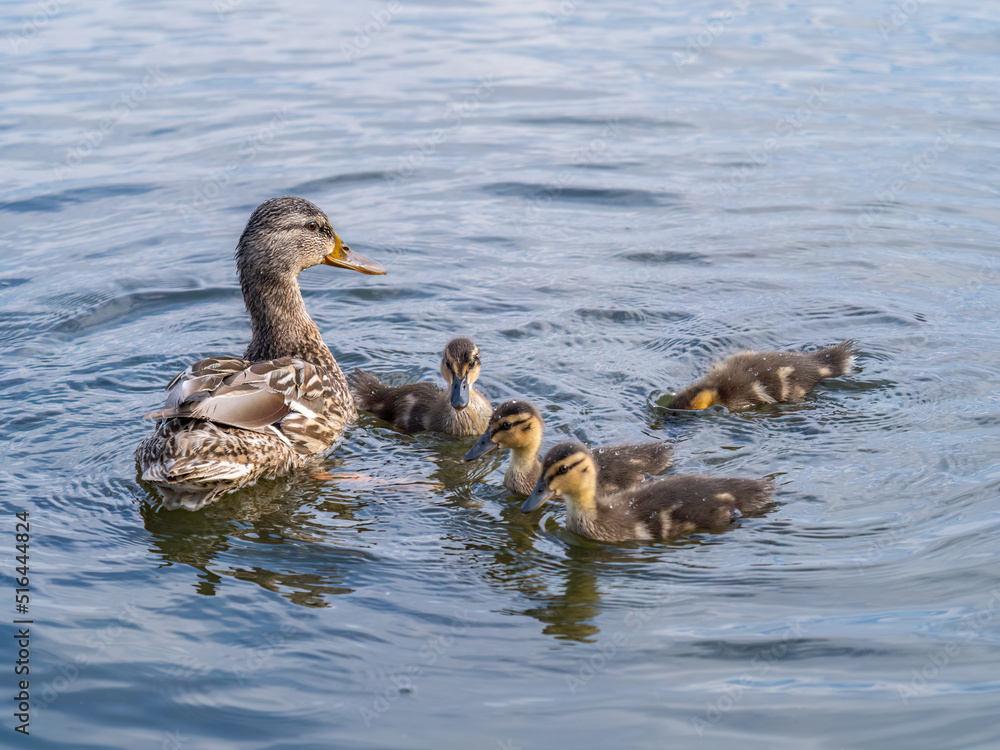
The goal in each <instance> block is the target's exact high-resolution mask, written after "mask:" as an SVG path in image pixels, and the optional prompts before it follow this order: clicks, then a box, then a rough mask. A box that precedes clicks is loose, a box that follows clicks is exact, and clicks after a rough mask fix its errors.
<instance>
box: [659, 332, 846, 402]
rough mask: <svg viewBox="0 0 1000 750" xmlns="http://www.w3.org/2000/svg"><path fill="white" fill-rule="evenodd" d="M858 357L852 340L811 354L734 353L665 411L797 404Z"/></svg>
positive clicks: (675, 399)
mask: <svg viewBox="0 0 1000 750" xmlns="http://www.w3.org/2000/svg"><path fill="white" fill-rule="evenodd" d="M857 353H858V350H857V347H856V346H855V343H854V342H853V341H841V342H840V343H839V344H837V345H836V346H830V347H827V348H826V349H820V350H819V351H816V352H756V351H744V352H738V353H737V354H734V355H733V356H731V357H729V358H728V359H725V360H723V361H721V362H718V363H716V364H715V365H713V366H712V369H710V370H709V371H708V374H707V375H706V376H705V377H704V378H703V379H701V380H699V381H698V382H697V383H695V384H694V385H692V386H689V387H688V388H685V389H684V390H683V391H681V392H680V393H678V394H677V395H676V396H674V398H673V400H672V401H671V402H670V403H669V404H668V407H669V408H670V409H707V408H708V407H710V406H715V405H716V404H721V405H722V406H725V407H726V408H727V409H730V410H733V409H745V408H747V407H750V406H755V405H757V404H774V403H778V402H786V401H798V400H799V399H800V398H802V397H803V396H805V395H806V394H807V393H809V392H810V391H811V390H812V389H813V388H815V387H816V384H817V383H818V382H819V381H820V380H823V379H824V378H835V377H839V376H841V375H846V374H847V373H849V372H850V371H851V370H852V369H853V368H854V356H855V355H856V354H857Z"/></svg>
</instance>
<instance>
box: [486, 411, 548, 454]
mask: <svg viewBox="0 0 1000 750" xmlns="http://www.w3.org/2000/svg"><path fill="white" fill-rule="evenodd" d="M487 429H488V430H489V432H490V440H492V441H493V442H494V443H496V444H497V445H499V446H500V447H501V448H510V449H513V450H518V449H523V448H531V447H532V446H535V445H538V443H539V442H540V441H541V439H542V421H541V420H540V419H539V418H538V417H537V415H535V414H533V413H532V412H529V411H522V412H516V413H514V414H504V415H501V416H499V417H498V416H496V415H494V416H493V417H492V418H491V419H490V426H489V427H488V428H487Z"/></svg>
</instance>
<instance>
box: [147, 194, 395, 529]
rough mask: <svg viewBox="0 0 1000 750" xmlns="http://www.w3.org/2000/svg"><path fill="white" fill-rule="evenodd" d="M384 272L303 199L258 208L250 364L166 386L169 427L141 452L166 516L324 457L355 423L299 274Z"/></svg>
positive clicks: (198, 368) (196, 370) (231, 360)
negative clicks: (331, 269)
mask: <svg viewBox="0 0 1000 750" xmlns="http://www.w3.org/2000/svg"><path fill="white" fill-rule="evenodd" d="M321 263H323V264H326V265H331V266H338V267H340V268H350V269H353V270H355V271H360V272H361V273H368V274H383V273H385V269H384V268H383V267H382V266H380V265H379V264H378V263H376V262H374V261H372V260H369V259H368V258H366V257H364V256H363V255H360V254H359V253H355V252H353V251H352V250H351V249H350V248H349V247H347V245H345V244H344V243H343V242H341V240H340V237H338V236H337V234H336V233H335V232H334V231H333V227H332V226H331V225H330V220H329V219H328V218H327V217H326V214H324V213H323V212H322V211H321V210H320V209H319V208H317V207H316V206H314V205H313V204H312V203H310V202H309V201H307V200H305V199H303V198H296V197H292V196H285V197H283V198H272V199H271V200H269V201H265V202H264V203H262V204H261V205H259V206H258V207H257V209H256V210H255V211H254V212H253V214H252V215H251V216H250V220H249V221H248V222H247V226H246V229H244V230H243V234H242V236H241V237H240V240H239V243H238V244H237V246H236V268H237V271H238V272H239V277H240V287H241V288H242V290H243V299H244V301H245V302H246V307H247V312H248V313H249V314H250V326H251V330H252V336H251V339H250V344H249V346H247V349H246V351H245V352H244V353H243V357H242V358H241V359H238V358H235V357H210V358H208V359H203V360H200V361H198V362H195V363H194V364H193V365H191V366H190V367H188V368H187V369H186V370H184V372H182V373H180V374H179V375H178V376H177V377H175V378H174V379H173V380H171V381H170V383H169V385H167V390H168V391H169V393H168V394H167V403H166V406H165V407H164V408H163V409H159V410H157V411H154V412H152V413H150V414H147V415H146V417H147V418H149V419H157V420H159V423H158V424H157V425H156V429H155V430H154V431H153V434H152V435H150V436H149V437H148V438H146V439H145V440H144V441H142V443H140V445H139V447H138V448H137V449H136V452H135V457H136V460H137V461H138V464H139V468H140V470H141V472H142V479H143V480H145V481H146V482H149V483H150V484H153V485H154V486H156V487H157V488H158V489H159V491H160V494H161V495H162V496H163V498H164V505H165V506H166V507H167V508H171V509H173V508H187V509H188V510H197V509H199V508H201V507H203V506H204V505H206V504H207V503H209V502H211V501H213V500H215V499H216V498H217V497H218V496H219V495H222V494H224V493H226V492H231V491H232V490H236V489H239V488H240V487H244V486H246V485H248V484H253V483H254V482H256V481H257V480H258V479H260V478H261V477H273V476H277V475H280V474H284V473H286V472H288V471H289V470H291V469H293V468H295V467H298V466H301V465H302V464H304V463H305V462H306V461H308V460H309V459H310V458H312V457H314V456H317V455H321V454H324V453H326V452H327V451H328V450H329V449H330V448H332V447H333V445H334V443H335V442H336V441H337V439H338V438H339V437H340V435H341V433H342V432H343V430H344V426H345V425H346V424H347V423H348V422H350V421H353V420H354V419H356V418H357V411H356V410H355V408H354V401H353V400H352V399H351V394H350V392H349V391H348V387H347V381H346V379H345V378H344V374H343V372H341V370H340V367H339V366H338V365H337V362H336V361H335V360H334V358H333V355H332V354H331V353H330V350H329V349H328V348H327V346H326V344H324V343H323V338H322V336H320V333H319V329H318V328H317V327H316V324H315V323H313V321H312V319H311V318H310V317H309V314H308V313H307V312H306V306H305V302H304V301H303V299H302V293H301V291H300V290H299V284H298V280H297V279H298V275H299V273H300V272H301V271H302V270H304V269H306V268H309V267H311V266H316V265H319V264H321Z"/></svg>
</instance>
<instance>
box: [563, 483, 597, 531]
mask: <svg viewBox="0 0 1000 750" xmlns="http://www.w3.org/2000/svg"><path fill="white" fill-rule="evenodd" d="M563 499H564V500H565V501H566V526H567V528H569V529H570V530H571V531H572V530H576V529H581V528H586V527H589V526H591V524H593V523H594V522H595V521H596V520H597V484H596V482H594V481H590V482H584V484H583V485H582V486H581V487H579V488H578V489H577V490H576V491H574V492H565V493H563Z"/></svg>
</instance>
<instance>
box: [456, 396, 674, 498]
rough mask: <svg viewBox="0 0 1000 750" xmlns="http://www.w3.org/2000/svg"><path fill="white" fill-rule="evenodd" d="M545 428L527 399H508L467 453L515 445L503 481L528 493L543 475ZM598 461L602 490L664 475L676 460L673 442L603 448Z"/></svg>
mask: <svg viewBox="0 0 1000 750" xmlns="http://www.w3.org/2000/svg"><path fill="white" fill-rule="evenodd" d="M544 429H545V422H543V421H542V415H541V413H540V412H539V411H538V409H536V408H535V407H534V405H532V404H530V403H528V402H527V401H505V402H504V403H502V404H500V406H498V407H497V408H496V411H494V412H493V416H492V417H490V423H489V426H488V427H487V428H486V431H485V432H483V434H482V437H480V438H479V441H478V442H477V443H476V444H475V445H474V446H472V448H471V449H469V452H468V453H466V454H465V460H466V461H472V460H473V459H476V458H479V457H480V456H482V455H485V454H487V453H489V452H490V451H493V450H496V449H497V448H509V449H510V465H509V466H508V467H507V473H506V474H504V477H503V486H504V487H506V488H507V489H508V490H510V491H511V492H516V493H518V494H521V495H528V494H530V493H531V491H532V490H534V489H535V484H536V483H537V482H538V477H540V476H541V475H542V462H541V461H539V460H538V450H539V448H541V445H542V432H543V430H544ZM594 460H595V462H596V463H597V469H598V473H597V486H598V492H600V493H601V494H606V493H610V492H618V491H619V490H624V489H627V488H629V487H631V486H632V485H634V484H637V483H639V482H642V481H643V480H645V479H646V475H647V474H659V473H660V472H661V471H663V470H664V469H666V468H667V467H668V466H670V464H671V463H672V461H673V459H672V457H671V455H670V446H668V445H667V444H666V443H660V442H657V443H642V444H639V445H612V446H605V447H602V448H597V449H596V450H595V453H594Z"/></svg>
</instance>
